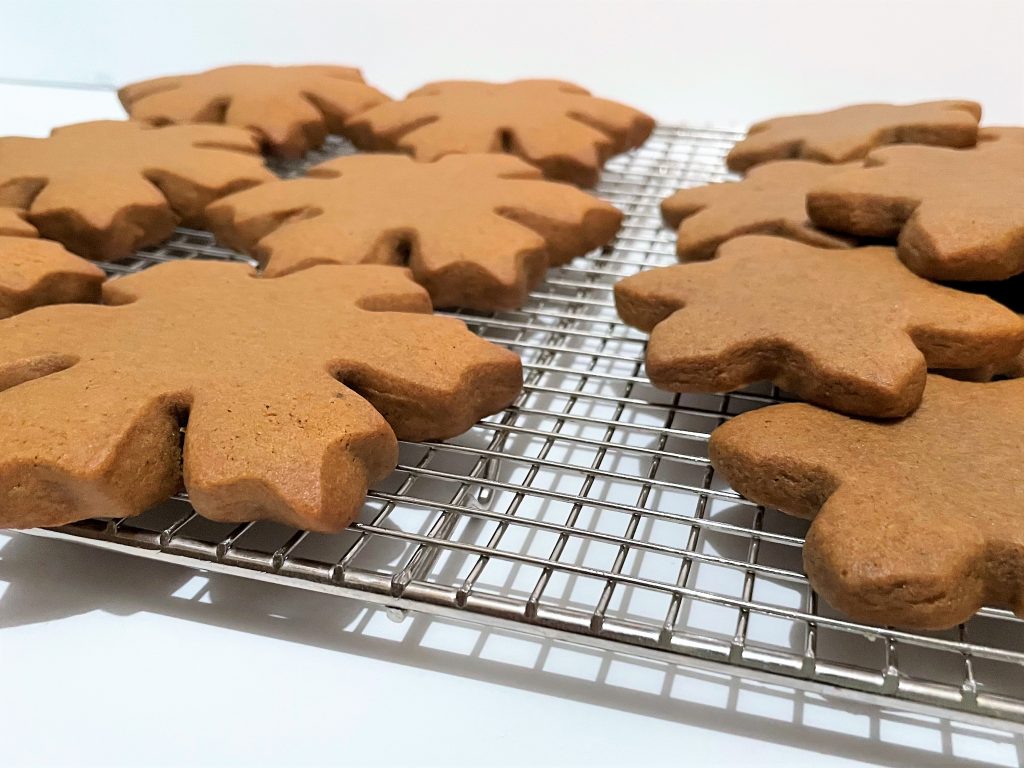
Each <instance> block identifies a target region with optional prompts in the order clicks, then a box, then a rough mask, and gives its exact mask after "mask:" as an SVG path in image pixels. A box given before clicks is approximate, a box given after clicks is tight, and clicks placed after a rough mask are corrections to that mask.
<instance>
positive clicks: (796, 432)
mask: <svg viewBox="0 0 1024 768" xmlns="http://www.w3.org/2000/svg"><path fill="white" fill-rule="evenodd" d="M708 449H709V453H710V456H711V462H712V464H713V465H714V467H715V468H716V469H717V470H718V471H719V472H720V473H721V474H723V475H724V476H725V478H726V479H727V480H728V481H729V482H730V483H731V484H732V486H733V488H735V489H736V490H737V491H739V492H740V493H742V494H743V495H744V496H746V497H747V498H749V499H752V500H753V501H755V502H757V503H758V504H765V505H770V506H773V507H778V508H779V509H781V510H783V511H784V512H788V513H789V514H791V515H796V516H799V517H806V518H813V519H814V522H813V523H812V524H811V528H810V531H809V533H808V535H807V543H806V545H805V546H804V568H805V570H806V571H807V575H808V577H809V578H810V581H811V585H812V586H813V587H814V588H815V589H816V590H817V591H818V592H819V594H821V596H822V597H824V598H825V599H826V600H827V601H828V602H829V603H831V604H832V605H833V606H835V607H836V608H838V609H839V610H841V611H843V612H844V613H847V614H848V615H850V616H852V617H853V618H854V619H856V620H858V621H864V622H870V623H872V624H888V625H895V626H898V627H906V628H912V629H945V628H948V627H952V626H955V625H956V624H958V623H960V622H962V621H965V620H967V619H968V618H970V617H971V616H972V615H973V614H974V613H975V612H976V611H977V610H978V609H979V608H980V607H981V606H983V605H998V606H1004V607H1007V608H1010V609H1012V610H1013V611H1014V612H1016V613H1017V614H1019V615H1024V462H1022V461H1021V456H1024V379H1017V380H1014V381H1000V382H994V383H991V384H976V383H968V382H959V381H952V380H950V379H945V378H943V377H941V376H929V377H928V385H927V387H926V388H925V393H924V398H923V400H922V401H921V407H920V408H918V409H917V410H916V411H915V412H914V413H913V415H911V416H908V417H907V418H906V419H903V420H901V421H896V422H873V421H862V420H859V419H852V418H849V417H847V416H841V415H839V414H836V413H829V412H828V411H824V410H821V409H819V408H815V407H813V406H810V405H804V404H788V405H779V406H771V407H768V408H762V409H759V410H756V411H751V412H749V413H745V414H742V415H741V416H737V417H736V418H734V419H732V420H731V421H729V422H728V423H726V424H724V425H723V426H721V427H719V428H718V429H717V430H715V432H714V433H713V434H712V435H711V441H710V444H709V446H708Z"/></svg>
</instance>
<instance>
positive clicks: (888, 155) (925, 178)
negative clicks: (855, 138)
mask: <svg viewBox="0 0 1024 768" xmlns="http://www.w3.org/2000/svg"><path fill="white" fill-rule="evenodd" d="M807 211H808V213H809V214H810V217H811V220H812V221H814V223H815V224H817V225H818V226H822V227H827V228H829V229H833V230H835V231H837V232H846V233H849V234H852V235H862V236H868V237H887V238H894V237H898V238H899V239H898V242H899V252H900V258H902V259H903V262H904V263H905V264H906V265H907V266H908V267H910V268H911V269H912V270H914V271H915V272H916V273H917V274H919V275H922V276H923V277H928V278H931V279H933V280H1003V279H1005V278H1008V277H1011V276H1013V275H1016V274H1019V273H1021V272H1024V143H1022V142H1020V141H1014V140H1013V139H1012V138H1002V139H997V140H995V141H992V140H990V141H983V142H981V143H979V144H978V146H977V147H976V148H974V149H960V150H957V149H944V148H941V147H911V146H906V147H886V148H884V149H879V150H876V151H874V152H872V153H871V154H870V155H869V156H868V158H867V160H866V161H865V167H863V168H860V169H855V170H851V171H847V172H845V173H840V174H837V175H835V176H832V177H830V178H828V179H826V180H825V181H823V182H821V183H820V184H818V185H816V186H815V187H814V188H812V189H811V190H810V192H808V194H807Z"/></svg>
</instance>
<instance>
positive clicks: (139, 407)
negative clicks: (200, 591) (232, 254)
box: [0, 261, 522, 531]
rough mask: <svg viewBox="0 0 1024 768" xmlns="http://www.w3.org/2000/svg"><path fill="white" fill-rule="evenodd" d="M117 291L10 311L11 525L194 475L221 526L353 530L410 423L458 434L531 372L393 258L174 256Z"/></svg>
mask: <svg viewBox="0 0 1024 768" xmlns="http://www.w3.org/2000/svg"><path fill="white" fill-rule="evenodd" d="M104 300H105V302H106V303H107V304H110V305H115V306H94V305H88V304H64V305H59V306H52V307H41V308H39V309H34V310H32V311H30V312H26V313H24V314H21V315H17V316H15V317H12V318H9V319H7V320H4V321H3V322H2V323H0V527H15V528H20V527H28V526H39V525H56V524H61V523H65V522H68V521H71V520H76V519H80V518H86V517H93V516H113V517H118V516H123V515H134V514H138V513H139V512H142V511H143V510H144V509H146V508H147V507H149V506H151V505H153V504H156V503H157V502H160V501H161V500H163V499H165V498H167V497H168V496H170V495H171V494H173V493H174V492H175V491H176V490H177V489H178V488H179V487H180V485H181V484H182V482H183V481H184V485H185V488H186V489H187V490H188V492H189V494H190V497H191V501H192V504H193V506H194V507H195V508H196V510H197V511H198V512H199V513H200V514H203V515H205V516H206V517H209V518H211V519H214V520H224V521H247V520H256V519H262V518H269V519H273V520H278V521H280V522H283V523H287V524H289V525H295V526H299V527H302V528H308V529H311V530H318V531H336V530H339V529H341V528H343V527H344V526H345V525H346V524H347V523H348V522H349V521H350V520H351V519H352V518H353V516H354V515H355V514H356V513H357V512H358V511H359V509H360V507H361V505H362V501H363V496H364V494H365V493H366V488H367V483H369V482H372V481H374V480H378V479H380V478H382V477H383V476H385V475H386V474H387V473H388V472H390V471H391V470H392V468H393V467H394V466H395V461H396V457H397V451H398V446H397V443H396V440H395V438H396V435H397V437H398V438H400V439H408V440H424V439H428V438H446V437H450V436H452V435H456V434H458V433H460V432H463V431H465V430H466V429H468V428H469V427H470V426H471V425H472V424H473V423H474V422H475V421H476V420H477V419H479V418H480V417H482V416H484V415H486V414H490V413H494V412H495V411H498V410H499V409H501V408H503V407H505V406H506V405H508V404H509V403H510V402H511V401H512V399H513V398H514V397H515V396H516V394H517V393H518V392H519V390H520V387H521V384H522V374H521V368H520V363H519V358H518V357H517V356H516V355H515V354H514V353H512V352H510V351H509V350H507V349H504V348H502V347H498V346H496V345H494V344H491V343H489V342H486V341H484V340H483V339H480V338H479V337H477V336H476V335H474V334H473V333H471V332H470V331H469V330H468V329H467V328H466V326H465V325H464V324H463V323H462V322H460V321H458V320H455V319H454V318H445V317H436V316H432V315H431V314H430V311H431V309H430V298H429V297H428V296H427V293H426V291H424V290H423V288H421V287H420V286H418V285H416V284H415V283H414V282H412V280H410V279H409V274H408V272H407V271H406V270H403V269H398V268H395V267H382V266H356V267H341V266H320V267H314V268H312V269H307V270H305V271H303V272H299V273H296V274H294V275H288V276H287V277H282V278H279V279H276V280H263V279H259V278H257V277H255V276H254V275H253V274H252V273H251V271H250V270H249V268H248V267H246V266H245V265H243V264H238V263H228V262H214V261H177V262H169V263H166V264H161V265H159V266H156V267H152V268H150V269H147V270H145V271H143V272H140V273H138V274H135V275H131V276H130V277H125V278H120V279H116V280H111V281H109V282H108V283H107V284H106V285H105V287H104ZM186 421H187V429H186V430H185V433H184V442H183V443H182V442H181V435H180V433H179V427H180V426H181V425H183V424H185V422H186Z"/></svg>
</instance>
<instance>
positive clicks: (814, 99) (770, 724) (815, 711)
mask: <svg viewBox="0 0 1024 768" xmlns="http://www.w3.org/2000/svg"><path fill="white" fill-rule="evenodd" d="M209 5H212V3H209V4H208V3H199V2H168V3H163V4H161V5H160V6H156V5H153V4H149V3H141V2H94V3H91V4H81V7H79V6H78V5H77V4H76V5H71V4H62V3H54V2H42V1H41V0H36V2H33V3H32V4H31V5H30V4H27V3H26V4H20V5H19V6H18V7H16V8H12V9H7V10H5V20H6V27H7V28H8V34H7V35H6V36H5V41H4V46H3V47H0V78H3V77H6V78H11V79H23V80H33V81H38V82H41V83H49V84H50V85H46V86H42V85H37V86H34V87H30V86H24V85H10V84H8V85H0V105H2V106H0V133H2V134H10V133H18V134H24V135H45V133H46V131H47V130H48V129H49V128H50V127H52V126H54V125H59V124H62V123H66V122H74V121H79V120H87V119H96V118H103V117H113V118H117V117H121V116H122V113H121V110H120V107H119V106H118V104H117V102H116V99H115V98H114V96H113V94H112V93H110V92H109V91H103V90H84V89H78V88H69V87H53V86H52V83H54V82H57V81H70V82H75V83H86V84H92V85H103V84H111V83H119V82H122V81H126V80H130V79H134V78H139V77H144V76H149V75H155V74H162V73H169V72H173V71H178V70H190V69H196V68H202V67H206V66H210V65H213V64H219V63H225V62H228V61H239V60H253V61H274V62H285V61H314V60H315V61H325V62H330V61H336V62H338V63H355V64H358V65H360V66H362V67H363V69H364V71H365V72H366V74H367V77H368V79H369V80H371V82H374V83H375V84H377V85H379V86H380V87H382V88H384V89H385V90H388V91H390V92H392V93H396V94H398V93H401V92H403V91H405V90H407V89H409V88H412V87H415V86H416V85H417V84H419V83H420V82H423V81H425V80H428V79H434V78H438V77H456V76H463V77H484V78H488V77H489V78H510V77H515V76H521V75H551V76H562V77H565V78H568V79H575V80H577V81H579V82H581V83H583V84H585V85H588V86H589V87H591V88H592V89H593V90H595V91H597V92H599V93H601V94H602V95H608V96H612V97H616V98H620V99H623V100H628V101H630V102H631V103H634V104H636V105H637V106H639V107H641V108H644V109H647V110H648V111H650V112H651V113H652V114H654V115H656V116H657V117H659V118H660V119H661V120H663V121H666V122H667V121H674V122H682V121H688V122H693V123H717V124H723V123H736V122H748V121H750V120H753V119H757V118H759V117H764V116H768V115H771V114H774V113H779V112H786V111H799V110H803V109H810V108H821V107H827V106H833V105H837V104H841V103H845V102H851V101H857V100H865V99H873V100H914V99H924V98H933V97H943V96H957V97H972V98H978V99H980V100H981V101H983V102H984V104H985V105H986V114H987V116H988V121H989V122H991V123H1013V122H1016V123H1024V4H1021V3H1017V2H1012V0H1007V2H995V1H989V2H973V3H963V2H961V3H941V2H929V3H923V2H922V3H894V2H888V3H874V2H860V3H851V4H840V3H838V2H818V3H811V2H806V3H796V2H784V3H775V4H767V3H765V4H756V3H752V2H725V3H710V2H700V3H685V4H684V3H676V4H672V3H668V2H666V3H657V2H632V3H628V4H626V3H618V4H613V3H604V2H594V1H593V0H591V1H590V2H574V3H569V2H555V1H554V0H548V2H544V3H529V2H519V3H517V5H516V8H518V9H521V10H520V11H519V12H517V13H513V12H511V11H510V10H509V7H508V6H507V5H505V4H498V3H489V2H477V3H473V4H470V3H464V2H449V1H446V2H438V3H433V4H430V5H429V6H428V5H427V4H421V5H417V4H415V3H411V2H384V3H365V4H357V5H351V6H346V5H344V4H317V3H286V4H270V3H259V2H249V3H245V4H238V3H223V4H218V5H216V6H215V7H213V8H211V7H208V6H209ZM430 30H433V32H431V31H430ZM382 41H383V42H382ZM780 41H782V42H780ZM0 685H2V702H3V703H2V704H0V713H2V715H0V765H4V766H17V765H133V766H139V765H185V764H187V765H246V766H256V765H270V764H276V765H289V766H290V765H326V764H346V765H408V764H418V765H435V764H437V765H441V764H451V765H467V766H480V765H521V764H563V765H643V764H650V765H660V764H673V765H695V766H699V765H705V764H712V763H713V764H717V765H744V766H762V765H764V766H768V765H787V766H793V765H803V764H813V765H816V766H842V765H854V764H862V763H870V764H882V765H908V764H913V765H923V766H932V765H936V766H937V765H947V764H950V763H954V762H964V763H968V764H971V763H974V764H985V765H991V764H994V765H1017V764H1019V763H1020V761H1021V760H1022V759H1024V737H1022V736H1021V735H1020V732H1017V731H1013V730H1011V729H1008V728H1007V729H996V730H990V729H983V728H979V727H976V726H970V725H967V724H964V723H960V722H957V721H956V720H955V719H949V720H946V719H937V718H930V717H920V716H910V715H906V714H900V713H898V712H896V711H889V710H881V709H877V708H874V707H867V706H854V705H850V704H845V703H843V702H838V701H825V700H823V699H822V698H820V697H817V696H812V695H805V694H800V693H796V692H794V691H792V690H790V689H787V688H785V687H784V686H782V687H774V686H763V685H756V684H751V683H749V682H741V681H739V680H737V679H732V678H720V677H715V676H712V675H708V674H704V673H697V672H692V671H687V670H685V669H683V668H676V667H672V666H668V665H662V664H655V663H650V662H639V661H634V660H630V659H627V658H625V657H619V656H614V655H609V654H603V653H599V652H594V651H584V650H579V649H574V648H572V647H570V646H565V645H562V644H559V643H547V642H542V641H540V640H537V639H531V638H524V637H520V636H515V635H509V634H504V633H495V632H480V631H479V630H476V629H472V628H467V627H463V626H459V625H454V624H448V623H445V622H441V621H437V620H430V619H428V618H424V617H410V618H408V619H406V620H405V621H404V622H402V623H395V622H392V621H390V620H389V619H387V618H386V617H385V616H384V614H383V613H382V612H379V611H377V610H373V609H370V608H367V607H364V606H363V605H361V604H359V603H356V602H353V601H347V600H341V599H338V598H333V597H327V596H321V595H316V594H310V593H305V592H301V591H298V590H291V589H287V588H284V587H277V586H273V585H268V584H257V583H250V582H247V581H244V580H241V579H236V578H232V577H227V576H221V575H213V574H203V573H201V572H198V571H193V570H189V569H186V568H181V567H178V566H172V565H168V564H162V563H156V562H149V561H142V560H136V559H134V558H131V557H127V556H123V555H118V554H113V553H107V552H101V551H98V550H92V549H89V548H85V547H82V546H78V545H74V544H69V543H64V542H56V541H48V540H39V539H34V538H32V537H29V536H27V535H25V534H16V533H12V534H9V535H8V534H0Z"/></svg>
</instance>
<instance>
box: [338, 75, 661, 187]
mask: <svg viewBox="0 0 1024 768" xmlns="http://www.w3.org/2000/svg"><path fill="white" fill-rule="evenodd" d="M349 127H350V131H351V132H352V136H353V140H354V141H355V143H356V145H357V146H360V147H364V148H368V149H377V150H381V149H383V150H401V151H403V152H409V153H411V154H412V155H413V156H414V157H415V158H416V159H417V160H427V161H429V160H436V159H437V158H439V157H442V156H444V155H449V154H455V153H463V152H505V153H510V154H513V155H517V156H519V157H521V158H523V159H525V160H528V161H529V162H530V163H532V164H533V165H536V166H537V167H538V168H540V169H541V171H543V172H544V175H545V176H547V177H548V178H552V179H558V180H561V181H570V182H572V183H574V184H579V185H580V186H593V185H594V184H596V183H597V179H598V176H599V174H600V171H601V168H602V166H603V165H604V163H605V161H606V160H607V159H608V158H609V157H611V156H612V155H615V154H618V153H620V152H625V151H626V150H628V149H632V148H634V147H638V146H640V145H641V144H643V143H644V141H646V140H647V137H648V136H649V135H650V134H651V131H652V130H653V129H654V121H653V120H652V119H651V118H650V117H648V116H647V115H645V114H643V113H642V112H638V111H637V110H635V109H633V108H632V107H627V106H625V105H624V104H619V103H617V102H614V101H608V100H607V99H599V98H597V97H596V96H592V95H591V94H590V93H589V91H586V90H584V89H583V88H580V87H579V86H578V85H573V84H572V83H566V82H562V81H560V80H518V81H515V82H511V83H486V82H478V81H466V80H451V81H443V82H437V83H430V84H428V85H425V86H423V87H422V88H420V89H418V90H415V91H413V92H412V93H410V94H409V95H408V96H406V98H405V99H403V100H402V101H393V102H389V103H386V104H381V105H380V106H377V107H374V108H373V109H370V110H368V111H366V112H364V113H363V114H361V115H359V116H358V117H356V118H354V119H353V120H352V121H351V123H350V126H349Z"/></svg>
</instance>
